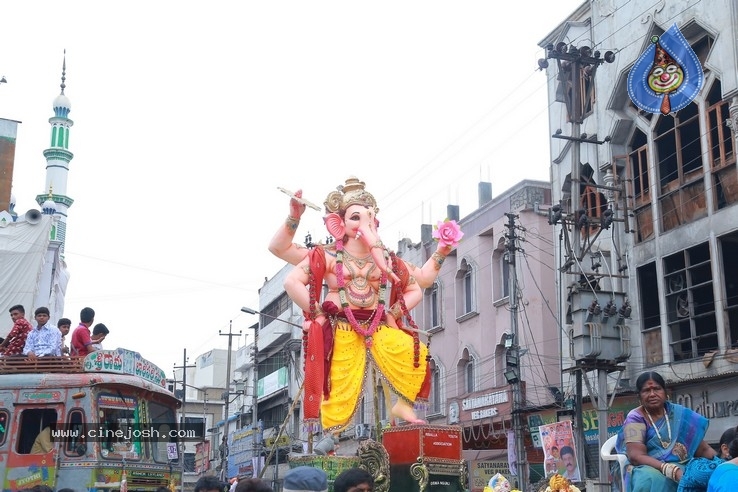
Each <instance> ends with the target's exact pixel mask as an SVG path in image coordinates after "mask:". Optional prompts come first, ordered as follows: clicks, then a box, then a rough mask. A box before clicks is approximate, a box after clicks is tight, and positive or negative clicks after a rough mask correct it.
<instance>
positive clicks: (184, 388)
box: [174, 349, 197, 481]
mask: <svg viewBox="0 0 738 492" xmlns="http://www.w3.org/2000/svg"><path fill="white" fill-rule="evenodd" d="M187 360H188V359H187V349H184V353H183V354H182V365H181V366H174V369H175V370H177V369H182V411H181V412H180V414H179V430H184V428H185V423H186V422H185V413H186V412H187V369H188V368H190V367H197V366H196V365H194V364H192V365H189V366H188V365H187ZM184 447H185V444H184V443H182V445H181V446H180V449H181V454H182V456H180V459H181V466H182V480H183V481H184V472H185V461H184Z"/></svg>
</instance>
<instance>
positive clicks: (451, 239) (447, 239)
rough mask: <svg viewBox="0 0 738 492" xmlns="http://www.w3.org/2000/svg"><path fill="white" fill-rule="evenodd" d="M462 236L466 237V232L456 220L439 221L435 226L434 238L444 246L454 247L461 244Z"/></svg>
mask: <svg viewBox="0 0 738 492" xmlns="http://www.w3.org/2000/svg"><path fill="white" fill-rule="evenodd" d="M462 237H464V233H463V232H461V228H460V227H459V224H457V223H456V221H455V220H448V219H446V220H444V221H438V224H437V225H436V226H435V227H434V228H433V239H435V240H436V241H438V242H439V243H441V244H442V245H443V246H451V247H452V248H454V247H456V246H457V245H458V244H459V241H461V238H462Z"/></svg>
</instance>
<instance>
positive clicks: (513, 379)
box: [505, 213, 528, 492]
mask: <svg viewBox="0 0 738 492" xmlns="http://www.w3.org/2000/svg"><path fill="white" fill-rule="evenodd" d="M505 215H506V216H507V219H508V222H507V228H508V232H507V245H506V247H507V263H508V265H509V269H508V285H509V288H508V290H509V292H508V293H507V295H508V299H509V305H510V331H511V333H512V345H511V346H510V348H508V349H507V354H506V356H505V361H506V365H507V369H508V370H512V372H511V373H506V376H505V377H506V378H507V382H508V383H510V384H511V385H512V392H513V404H512V417H513V432H514V434H515V456H516V459H517V466H516V468H517V470H516V471H517V475H518V488H520V490H521V491H522V492H526V491H527V489H528V459H527V457H526V454H525V440H524V436H523V422H522V417H521V414H522V412H523V395H522V390H521V378H522V374H521V373H520V370H521V366H520V345H519V344H518V292H517V291H518V282H517V273H516V271H515V255H516V254H517V250H518V244H517V239H518V238H517V235H516V234H515V227H516V226H515V219H516V218H517V217H518V216H517V215H515V214H513V213H506V214H505Z"/></svg>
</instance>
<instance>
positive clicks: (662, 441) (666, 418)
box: [643, 407, 671, 449]
mask: <svg viewBox="0 0 738 492" xmlns="http://www.w3.org/2000/svg"><path fill="white" fill-rule="evenodd" d="M643 411H644V412H646V417H648V421H649V422H651V425H652V426H653V430H655V431H656V435H657V436H658V438H659V441H661V445H662V446H663V447H664V449H666V448H668V447H669V444H671V424H670V423H669V416H668V415H666V411H664V419H665V420H666V433H667V434H668V437H669V440H668V441H664V439H663V438H662V437H661V432H659V428H658V427H656V424H655V423H654V421H653V418H652V417H651V414H650V413H648V410H646V407H643Z"/></svg>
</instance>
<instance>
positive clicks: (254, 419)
mask: <svg viewBox="0 0 738 492" xmlns="http://www.w3.org/2000/svg"><path fill="white" fill-rule="evenodd" d="M260 327H261V316H259V323H258V324H257V325H256V328H254V364H253V371H254V376H253V385H254V394H253V400H252V401H251V429H252V430H253V432H252V434H251V442H252V451H251V456H252V458H253V462H254V476H255V477H256V476H261V470H260V468H261V467H260V465H261V463H259V459H258V456H257V452H258V450H259V446H258V443H257V442H256V437H257V434H258V431H259V418H258V414H257V410H258V406H259V395H258V394H257V391H258V389H259V368H258V367H257V365H258V360H257V358H258V356H259V345H258V342H259V328H260Z"/></svg>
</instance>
